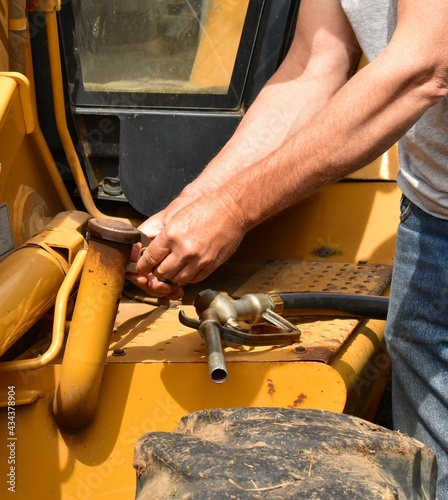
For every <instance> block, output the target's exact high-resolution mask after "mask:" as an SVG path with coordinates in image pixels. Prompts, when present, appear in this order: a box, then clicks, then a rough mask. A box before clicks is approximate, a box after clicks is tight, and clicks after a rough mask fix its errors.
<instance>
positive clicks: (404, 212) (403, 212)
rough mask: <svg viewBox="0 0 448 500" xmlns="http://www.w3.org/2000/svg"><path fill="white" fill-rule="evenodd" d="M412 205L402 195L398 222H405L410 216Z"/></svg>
mask: <svg viewBox="0 0 448 500" xmlns="http://www.w3.org/2000/svg"><path fill="white" fill-rule="evenodd" d="M411 210H412V203H411V202H410V201H409V200H408V199H407V198H406V196H405V195H402V197H401V202H400V222H405V221H406V219H407V218H408V217H409V215H411Z"/></svg>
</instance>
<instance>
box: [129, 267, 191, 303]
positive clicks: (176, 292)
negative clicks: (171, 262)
mask: <svg viewBox="0 0 448 500" xmlns="http://www.w3.org/2000/svg"><path fill="white" fill-rule="evenodd" d="M126 278H127V279H128V280H129V281H130V282H131V283H133V284H134V285H136V286H138V287H139V288H141V289H142V290H144V291H145V292H146V293H147V294H148V295H151V296H152V297H168V298H169V299H171V300H178V299H181V298H182V297H183V295H184V291H183V290H182V288H181V287H179V286H178V285H177V284H173V285H169V284H168V283H164V282H162V281H159V280H158V279H157V278H156V277H155V276H153V275H148V276H142V275H140V274H135V273H127V274H126Z"/></svg>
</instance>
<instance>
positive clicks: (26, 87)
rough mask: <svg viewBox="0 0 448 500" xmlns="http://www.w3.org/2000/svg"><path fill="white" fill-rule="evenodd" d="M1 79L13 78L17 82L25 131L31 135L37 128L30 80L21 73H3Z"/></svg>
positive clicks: (0, 75)
mask: <svg viewBox="0 0 448 500" xmlns="http://www.w3.org/2000/svg"><path fill="white" fill-rule="evenodd" d="M0 77H8V78H12V79H13V80H14V81H15V82H16V84H17V88H18V91H19V97H20V104H21V106H22V113H23V121H24V124H25V131H26V133H27V134H31V133H32V132H33V130H34V128H35V126H36V122H35V120H34V113H33V105H32V99H31V89H30V82H29V80H28V78H27V77H26V76H24V75H22V74H21V73H16V72H12V71H9V72H6V71H1V72H0Z"/></svg>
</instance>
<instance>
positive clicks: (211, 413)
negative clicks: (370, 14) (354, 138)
mask: <svg viewBox="0 0 448 500" xmlns="http://www.w3.org/2000/svg"><path fill="white" fill-rule="evenodd" d="M299 8H300V7H299V2H296V1H292V0H281V1H279V0H241V1H234V0H166V1H163V2H162V1H159V0H95V1H93V0H91V1H87V0H28V1H26V0H9V1H8V0H1V1H0V449H1V452H0V492H1V495H0V496H1V498H20V499H25V498H36V499H46V500H47V499H59V498H61V499H64V500H65V499H67V500H71V499H90V498H93V499H96V498H107V499H120V500H124V499H132V498H135V496H136V495H138V496H139V498H154V499H157V498H174V497H176V496H177V498H289V497H291V498H292V497H294V498H298V497H301V498H307V496H306V494H303V495H300V494H297V496H294V495H292V496H291V495H290V494H289V493H288V487H289V484H290V482H289V481H283V480H278V482H272V481H271V482H270V483H269V481H268V479H266V481H268V483H263V482H262V481H261V480H260V479H257V481H255V479H253V478H251V477H252V476H250V474H251V473H252V472H254V471H255V469H256V465H254V463H255V462H253V460H255V458H254V457H259V456H261V455H257V453H258V452H257V453H256V452H255V451H252V458H249V459H247V460H246V459H244V460H243V461H242V462H241V464H242V465H241V467H239V469H240V470H239V472H238V473H240V474H243V473H244V474H245V475H244V477H243V476H242V477H240V478H239V479H236V476H229V477H226V478H225V479H224V480H223V481H224V483H225V484H226V485H227V486H228V487H229V488H231V492H230V493H228V494H227V493H218V490H216V491H215V490H213V487H212V486H207V488H208V489H207V491H206V490H204V489H202V490H201V489H196V490H195V491H196V493H192V494H191V493H185V492H184V490H183V489H182V487H181V483H180V482H179V483H176V480H174V481H171V482H170V481H168V480H167V479H166V478H167V477H168V476H165V480H164V481H162V483H164V485H163V488H165V490H164V491H165V492H166V494H163V493H160V491H159V490H158V489H157V484H156V483H154V481H153V480H152V479H148V478H149V476H148V474H149V475H150V469H151V467H149V466H147V464H146V465H145V461H144V458H142V456H143V455H145V453H147V451H146V452H145V453H143V455H142V449H143V448H142V446H143V445H142V441H139V440H140V438H141V437H142V436H144V435H146V436H148V434H147V433H151V434H149V436H155V437H157V436H165V437H167V436H170V439H171V437H172V436H173V435H176V436H178V435H179V431H177V434H176V433H175V434H172V433H173V431H174V429H175V428H176V426H178V425H179V423H180V422H183V423H181V424H180V426H182V425H184V427H185V426H186V424H185V422H186V420H185V418H187V419H188V418H189V417H188V415H195V416H196V417H197V415H202V417H201V418H205V419H206V420H207V422H206V423H208V424H211V425H212V431H211V434H212V435H213V432H214V431H213V429H215V431H216V432H215V434H217V433H219V432H221V431H222V429H223V427H222V425H221V424H219V423H218V421H217V420H216V422H217V423H216V425H214V422H215V419H218V418H221V417H223V415H224V417H225V415H226V414H227V413H228V414H231V415H237V414H238V411H246V412H248V413H247V414H245V416H244V418H243V417H242V418H241V419H240V420H241V422H243V421H244V422H251V418H253V416H254V415H253V413H251V412H258V411H262V410H263V411H265V412H268V413H269V412H270V415H271V416H272V414H275V415H274V424H275V419H276V418H277V417H278V416H282V415H283V416H285V415H291V412H292V414H293V415H294V418H296V417H295V415H298V416H301V415H306V416H311V422H313V421H315V422H317V420H318V416H319V415H332V416H333V417H334V418H336V419H338V418H339V420H336V422H338V423H336V424H335V425H334V427H332V426H331V425H330V427H329V430H328V429H327V431H326V433H321V434H320V438H321V439H324V440H329V439H330V435H333V434H334V435H336V434H338V432H339V431H341V432H343V433H345V434H347V433H348V432H349V431H348V430H347V429H346V430H344V429H345V427H344V425H345V424H347V420H344V422H342V420H341V419H342V418H345V417H347V418H348V419H352V420H349V422H351V423H352V425H351V427H350V426H349V427H350V428H352V429H353V428H356V429H358V431H359V433H360V429H361V427H362V425H365V426H367V427H368V428H369V429H370V431H371V432H373V431H372V429H374V427H373V424H370V423H369V422H368V421H373V420H374V419H375V415H376V413H377V408H378V405H379V402H380V400H381V397H382V394H383V392H384V388H385V386H386V384H387V381H388V378H389V373H390V363H389V358H388V355H387V352H386V350H385V348H384V343H383V332H384V325H385V321H384V319H385V314H386V311H387V293H388V287H389V283H390V277H391V271H392V264H393V257H394V239H395V232H396V227H397V223H398V201H399V197H400V194H399V190H398V188H397V186H396V183H395V174H396V169H397V165H396V155H395V150H392V151H390V152H389V153H388V154H387V155H384V156H383V157H381V158H379V159H378V160H377V161H376V162H375V163H374V164H372V165H369V166H368V167H367V168H365V169H364V170H362V171H360V172H359V173H357V174H356V175H354V176H352V177H350V178H348V179H344V180H343V181H341V182H339V183H337V184H335V185H332V186H330V187H328V188H326V189H324V190H322V191H320V192H319V193H318V194H316V195H314V196H313V197H311V198H309V199H308V200H306V201H305V202H304V203H302V204H301V205H300V206H296V207H293V208H291V209H289V210H287V211H286V212H284V213H282V214H281V215H280V216H277V217H275V219H273V220H269V221H268V222H266V223H264V224H262V225H261V226H260V227H258V228H256V229H254V230H252V231H251V232H250V233H249V234H248V235H247V237H246V238H245V240H244V241H243V243H242V244H241V246H240V248H239V249H238V250H237V252H236V254H235V255H234V256H233V257H232V258H231V260H230V261H228V262H227V263H226V264H224V265H223V266H222V267H221V268H219V269H218V270H217V271H216V272H215V273H214V274H213V275H212V276H211V277H210V278H209V279H208V280H207V281H206V282H204V283H200V284H195V285H191V286H187V287H186V289H185V297H184V299H183V300H182V301H170V300H167V299H156V298H153V297H149V296H146V295H145V294H144V293H143V292H141V291H140V290H138V289H136V288H135V287H133V286H132V285H131V284H130V283H129V282H128V281H126V280H125V272H126V269H128V266H129V258H130V252H131V249H132V245H133V244H134V243H137V242H140V241H141V239H142V235H141V233H140V231H139V230H138V229H136V228H137V227H138V225H139V224H140V223H141V222H143V221H144V220H145V218H146V217H147V216H149V215H151V214H153V213H155V212H157V211H158V210H160V209H161V208H162V207H163V206H165V205H166V204H167V203H168V202H169V201H170V200H171V199H172V198H173V197H174V196H175V195H176V194H177V193H178V192H179V191H180V189H181V188H182V187H183V186H184V185H185V184H186V183H187V182H188V181H189V180H191V179H193V178H194V177H195V176H196V175H197V174H198V172H199V171H200V170H201V169H202V168H203V167H204V166H205V165H206V164H207V162H208V161H209V160H210V159H211V158H212V157H213V156H214V155H215V154H216V153H217V152H218V151H219V149H220V148H221V147H222V146H223V145H224V144H225V142H226V141H227V140H228V138H229V137H230V136H231V134H232V133H233V131H234V130H235V128H236V126H237V125H238V123H239V122H240V120H241V118H242V117H243V116H244V113H245V110H246V109H247V108H248V107H249V106H250V104H251V102H252V101H253V99H254V98H255V96H256V95H257V93H258V91H259V90H260V88H261V87H262V86H263V84H264V83H265V82H266V80H267V79H268V78H269V77H270V76H271V75H272V73H273V72H274V71H275V69H276V68H277V67H278V65H279V63H280V62H281V60H282V58H283V57H284V55H285V53H286V51H287V50H288V46H289V42H290V39H291V34H292V32H293V30H294V23H295V19H296V16H297V11H298V9H299ZM280 119H281V117H279V116H272V120H271V122H270V123H268V124H267V129H269V130H272V131H273V130H275V127H276V122H277V120H280ZM254 141H255V140H254ZM253 147H257V144H256V143H254V144H253ZM279 181H280V180H279ZM302 411H303V412H304V413H302ZM197 412H199V413H197ZM226 412H227V413H226ZM204 415H206V417H204ZM196 417H195V418H196ZM197 418H199V417H197ZM235 418H236V417H235ZM282 418H283V417H282ZM285 418H286V417H285ZM288 418H290V417H288ZM300 418H302V417H300ZM303 418H304V417H303ZM360 419H362V420H360ZM234 420H235V419H234ZM236 420H238V418H236ZM253 422H254V424H253V426H252V429H253V428H254V427H255V428H258V424H257V423H256V422H257V420H256V419H255V420H253ZM281 422H282V426H283V427H282V429H287V427H288V425H290V426H292V427H293V424H292V423H290V424H287V423H285V422H286V421H285V420H284V419H283V420H281ZM360 422H361V423H360ZM364 422H365V424H362V423H364ZM274 424H273V425H271V426H270V427H269V429H270V430H267V431H266V432H267V433H269V432H271V431H272V432H273V431H275V429H276V426H275V425H274ZM294 425H296V424H294ZM229 426H231V425H230V424H229ZM285 426H286V427H285ZM356 426H358V427H356ZM360 426H361V427H360ZM369 426H370V427H369ZM277 427H279V426H277ZM225 428H226V429H227V427H225ZM261 428H262V426H260V429H261ZM263 428H264V427H263ZM375 429H376V430H378V429H379V428H375ZM296 430H297V429H296ZM358 431H357V432H358ZM188 432H190V431H188ZM188 432H187V434H188ZM263 432H264V431H263ZM291 433H294V436H295V437H297V435H300V433H301V431H300V429H299V431H298V432H296V431H293V430H291ZM244 434H245V435H247V433H244ZM215 437H216V436H215ZM290 438H291V440H292V439H293V438H292V434H290ZM290 438H288V437H286V438H285V439H286V441H289V439H290ZM145 439H146V438H145ZM235 439H236V437H235ZM403 439H404V438H403ZM266 440H267V437H266V436H264V437H263V436H258V437H257V440H256V444H257V446H258V447H259V448H260V447H262V444H263V443H265V441H266ZM138 441H139V443H140V444H139V445H138V447H137V451H136V452H135V453H136V455H135V456H134V447H135V445H136V443H137V442H138ZM206 441H207V442H209V443H210V442H212V441H213V437H210V435H209V437H208V438H207V439H206ZM291 442H292V441H291ZM260 443H261V444H260ZM313 446H314V445H307V446H305V445H303V446H300V445H299V447H298V448H296V449H295V452H294V453H293V454H294V455H295V456H296V457H299V458H301V459H304V460H305V465H304V466H303V467H302V469H301V470H300V473H301V474H302V473H303V474H302V477H300V478H299V479H297V478H296V479H297V480H296V483H297V484H299V483H300V484H302V485H305V483H306V484H308V483H307V481H309V480H311V479H312V478H313V477H317V474H315V473H314V471H315V470H317V469H316V468H317V464H318V455H319V450H318V449H317V448H315V447H313ZM415 446H417V445H415ZM255 448H256V447H255ZM145 449H146V448H145ZM251 449H252V450H253V449H254V448H251ZM260 449H261V448H260ZM418 449H419V450H420V452H419V453H420V454H423V455H422V456H423V458H422V460H421V462H422V463H423V462H424V463H425V464H426V465H425V467H427V468H429V469H430V470H433V469H432V468H431V467H432V465H431V464H432V458H431V456H430V454H429V452H428V454H427V455H425V453H426V452H423V451H422V448H418ZM166 450H168V451H167V453H168V456H171V452H172V453H173V454H176V453H180V457H181V459H182V460H183V459H184V458H185V457H186V456H187V455H188V454H187V453H184V452H183V451H182V444H177V445H174V444H172V445H169V446H168V448H166ZM170 450H171V451H170ZM358 451H359V450H358ZM191 453H192V455H191V457H190V458H191V459H192V460H193V463H194V464H195V465H198V464H199V463H202V462H201V456H202V455H201V452H200V450H196V451H195V452H194V453H193V452H191ZM260 453H261V452H260ZM334 453H339V452H337V451H336V452H334ZM374 453H375V452H374V451H372V449H370V448H368V447H367V448H366V449H365V450H364V453H362V455H363V456H367V457H369V456H371V455H373V454H374ZM158 456H159V455H158ZM164 456H165V455H164ZM334 456H336V455H334ZM211 457H212V458H211V459H210V460H212V462H213V463H214V460H215V459H217V456H216V453H212V454H211ZM213 457H214V458H213ZM210 460H208V461H207V460H206V463H207V464H209V465H207V466H206V467H205V469H207V467H209V466H210V463H211V462H210ZM229 460H230V462H232V463H233V458H230V459H229ZM235 460H236V459H235ZM251 460H252V461H251ZM425 460H426V462H425ZM168 462H169V459H168V458H166V456H165V458H163V457H162V455H160V456H159V458H158V459H157V460H156V461H155V462H154V463H158V464H159V465H160V464H168ZM154 463H153V466H152V467H153V468H155V466H154ZM216 463H217V462H216ZM169 467H171V466H169ZM210 467H211V466H210ZM347 467H348V466H347ZM383 468H387V467H386V466H384V465H383ZM205 469H204V470H205ZM422 469H424V467H423V466H422ZM429 469H428V470H429ZM187 470H190V469H189V466H187ZM191 470H193V468H192V469H191ZM207 470H208V469H207ZM356 470H357V469H356V467H355V471H356ZM341 471H342V472H341V473H342V474H343V470H342V469H341ZM234 473H235V471H234ZM296 474H298V470H296ZM322 474H323V475H324V476H325V472H322V471H321V473H320V477H322ZM431 474H432V473H431ZM359 475H360V476H361V475H362V474H361V471H359ZM187 476H188V477H187ZM187 476H186V477H187V479H188V481H187V482H189V481H190V480H192V479H191V478H192V477H193V476H191V477H190V476H189V475H188V474H187ZM205 476H207V477H208V472H207V473H205V472H201V471H199V472H198V474H197V475H196V476H195V478H196V479H198V480H201V478H202V479H203V478H204V477H205ZM136 477H138V478H139V479H138V481H139V482H138V483H136ZM431 477H432V476H431ZM142 478H143V479H145V478H146V480H149V483H148V484H150V486H148V485H146V486H145V485H144V484H143V483H141V482H140V481H142V480H143V479H142ZM245 478H247V481H252V482H249V483H248V484H245V483H244V481H245V480H246V479H245ZM151 481H152V482H151ZM260 481H261V482H260ZM190 482H191V481H190ZM327 482H330V481H327ZM243 483H244V484H243ZM136 484H137V486H136ZM204 484H205V483H204ZM378 484H379V483H378ZM428 484H433V480H432V479H431V481H429V482H428ZM414 486H415V483H414ZM195 488H196V486H195ZM303 488H305V486H303ZM402 488H404V490H405V489H406V488H405V486H402ZM404 490H403V491H404ZM201 491H202V493H201ZM219 491H221V490H219ZM303 491H305V490H303ZM331 491H336V490H331ZM369 491H370V490H369ZM372 491H373V490H372ZM145 495H146V496H145ZM188 495H190V496H188ZM271 495H277V496H271ZM288 495H289V496H288ZM309 495H310V496H308V497H309V498H339V497H338V496H337V495H336V494H335V495H334V496H331V495H327V496H311V493H310V494H309ZM344 498H345V497H344ZM347 498H355V496H347ZM372 498H373V497H372ZM375 498H377V497H375ZM378 498H380V497H378ZM381 498H382V497H381ZM400 498H401V497H400ZM403 498H404V497H403ZM416 498H417V497H416ZM418 498H420V497H418Z"/></svg>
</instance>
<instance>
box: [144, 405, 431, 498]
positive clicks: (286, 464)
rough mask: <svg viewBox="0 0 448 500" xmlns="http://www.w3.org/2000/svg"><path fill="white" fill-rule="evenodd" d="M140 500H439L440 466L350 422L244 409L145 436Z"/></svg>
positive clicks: (202, 414)
mask: <svg viewBox="0 0 448 500" xmlns="http://www.w3.org/2000/svg"><path fill="white" fill-rule="evenodd" d="M134 467H135V469H136V472H137V494H136V498H137V499H138V500H158V499H167V498H182V499H211V500H217V499H221V498H222V499H224V498H229V499H230V498H234V499H253V498H263V499H264V500H272V499H276V500H277V499H278V500H284V499H287V498H306V499H331V500H334V499H350V500H353V499H363V500H364V499H366V498H368V499H370V500H374V499H406V500H410V499H433V498H435V484H436V461H435V457H434V454H433V453H432V452H431V451H430V450H428V449H427V448H426V447H425V446H423V445H422V444H421V443H419V442H417V441H415V440H414V439H411V438H409V437H406V436H404V435H402V434H400V433H398V432H394V431H390V430H388V429H385V428H383V427H380V426H378V425H375V424H371V423H369V422H366V421H364V420H362V419H359V418H356V417H352V416H349V415H341V414H337V413H331V412H323V411H320V410H294V409H283V408H236V409H216V410H204V411H198V412H195V413H191V414H189V415H186V416H185V417H184V418H183V419H182V420H181V422H180V424H179V426H178V427H177V429H176V430H175V431H174V432H172V433H167V432H166V433H165V432H153V433H149V434H145V435H144V436H143V437H142V438H141V439H140V440H139V441H138V443H137V445H136V447H135V455H134Z"/></svg>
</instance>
